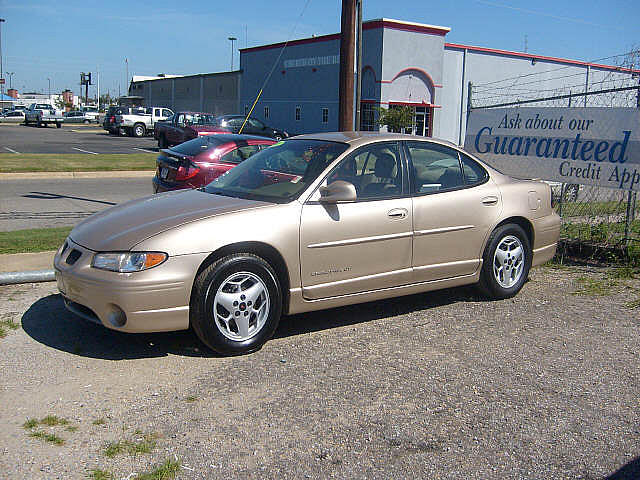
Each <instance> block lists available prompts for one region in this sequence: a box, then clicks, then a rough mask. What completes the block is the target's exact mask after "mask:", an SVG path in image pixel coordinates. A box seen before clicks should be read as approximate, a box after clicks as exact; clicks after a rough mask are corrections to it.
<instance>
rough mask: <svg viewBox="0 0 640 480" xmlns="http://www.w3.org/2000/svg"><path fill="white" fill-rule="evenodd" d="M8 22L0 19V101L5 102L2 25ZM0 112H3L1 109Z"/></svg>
mask: <svg viewBox="0 0 640 480" xmlns="http://www.w3.org/2000/svg"><path fill="white" fill-rule="evenodd" d="M4 22H6V20H5V19H4V18H0V99H2V100H4V75H3V74H2V24H3V23H4ZM0 110H2V109H1V108H0Z"/></svg>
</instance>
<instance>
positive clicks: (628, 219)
mask: <svg viewBox="0 0 640 480" xmlns="http://www.w3.org/2000/svg"><path fill="white" fill-rule="evenodd" d="M632 193H633V192H632V191H631V190H629V191H628V192H627V215H626V218H625V219H624V243H625V245H629V240H630V238H629V226H630V225H631V195H632Z"/></svg>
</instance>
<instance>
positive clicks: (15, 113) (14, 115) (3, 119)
mask: <svg viewBox="0 0 640 480" xmlns="http://www.w3.org/2000/svg"><path fill="white" fill-rule="evenodd" d="M22 122H24V112H23V111H22V110H10V111H8V112H6V113H3V114H2V115H0V123H22Z"/></svg>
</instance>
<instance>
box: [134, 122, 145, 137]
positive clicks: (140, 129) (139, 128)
mask: <svg viewBox="0 0 640 480" xmlns="http://www.w3.org/2000/svg"><path fill="white" fill-rule="evenodd" d="M132 131H133V136H134V137H144V134H145V128H144V125H143V124H141V123H136V124H135V125H134V126H133V130H132Z"/></svg>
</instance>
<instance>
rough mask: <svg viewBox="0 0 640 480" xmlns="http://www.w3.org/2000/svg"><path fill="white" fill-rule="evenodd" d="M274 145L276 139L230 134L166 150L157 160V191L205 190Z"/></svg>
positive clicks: (196, 139)
mask: <svg viewBox="0 0 640 480" xmlns="http://www.w3.org/2000/svg"><path fill="white" fill-rule="evenodd" d="M274 143H276V142H275V140H272V139H267V138H263V137H255V136H250V135H235V134H232V133H229V134H220V135H207V136H203V137H198V138H194V139H193V140H189V141H187V142H184V143H181V144H180V145H177V146H175V147H172V148H169V149H165V150H162V151H161V153H160V155H159V156H158V159H157V160H156V164H157V169H156V175H155V177H153V192H154V193H158V192H166V191H167V190H179V189H183V188H200V187H203V186H204V185H206V184H208V183H209V182H211V181H212V180H214V179H216V178H218V177H219V176H220V175H222V174H223V173H225V172H227V171H229V170H231V169H232V168H233V167H235V166H236V165H238V164H239V163H240V162H242V161H244V160H246V159H247V158H249V157H250V156H251V155H253V154H255V153H258V152H259V151H260V150H263V149H265V148H267V147H269V146H270V145H273V144H274Z"/></svg>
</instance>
